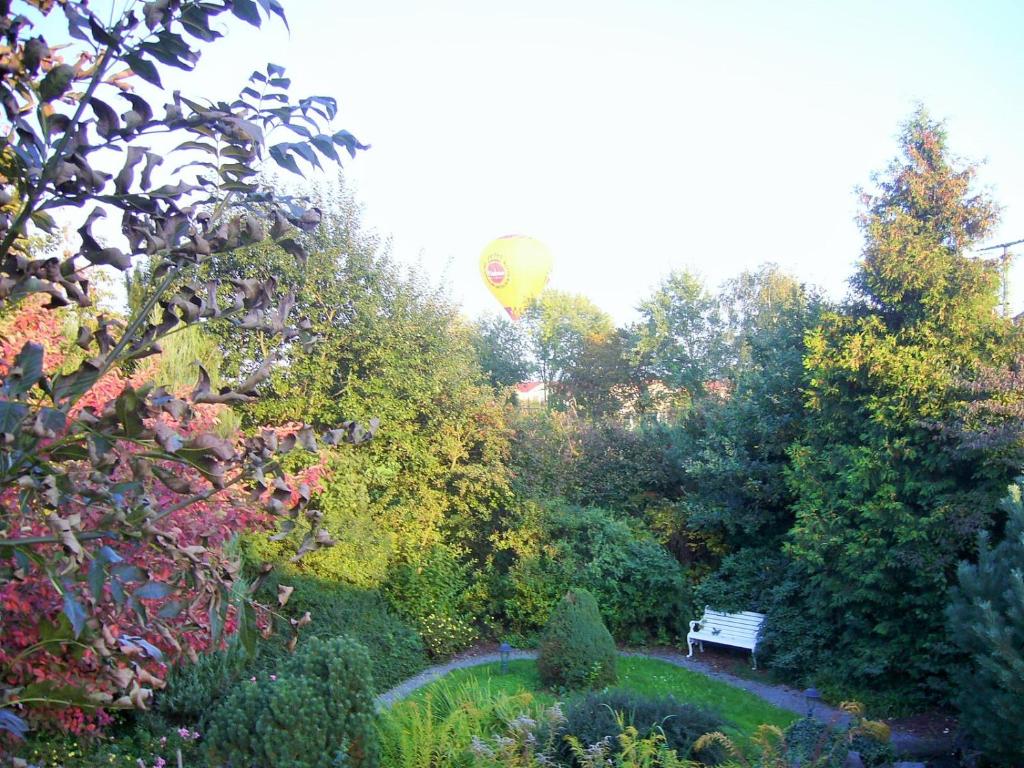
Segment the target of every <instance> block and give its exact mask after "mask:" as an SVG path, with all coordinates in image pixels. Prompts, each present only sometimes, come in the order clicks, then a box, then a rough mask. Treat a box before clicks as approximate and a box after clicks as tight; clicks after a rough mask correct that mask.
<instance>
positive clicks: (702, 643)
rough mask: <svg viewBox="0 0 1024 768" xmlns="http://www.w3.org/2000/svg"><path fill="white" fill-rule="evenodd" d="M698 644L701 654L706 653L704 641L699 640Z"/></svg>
mask: <svg viewBox="0 0 1024 768" xmlns="http://www.w3.org/2000/svg"><path fill="white" fill-rule="evenodd" d="M697 642H698V643H699V644H700V652H701V653H704V641H703V640H698V641H697Z"/></svg>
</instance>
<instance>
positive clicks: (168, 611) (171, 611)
mask: <svg viewBox="0 0 1024 768" xmlns="http://www.w3.org/2000/svg"><path fill="white" fill-rule="evenodd" d="M182 608H184V605H183V604H182V603H181V601H180V600H171V601H170V602H168V603H166V604H165V605H164V606H163V607H161V608H160V610H159V611H157V613H156V615H157V616H158V617H159V618H161V619H173V618H174V617H175V616H177V615H178V614H179V613H181V610H182Z"/></svg>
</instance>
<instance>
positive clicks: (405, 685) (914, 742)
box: [377, 650, 952, 755]
mask: <svg viewBox="0 0 1024 768" xmlns="http://www.w3.org/2000/svg"><path fill="white" fill-rule="evenodd" d="M619 655H620V656H636V657H640V658H645V659H657V660H658V661H664V662H666V663H668V664H672V665H673V666H676V667H681V668H683V669H688V670H690V671H691V672H697V673H698V674H701V675H704V676H705V677H710V678H711V679H712V680H718V681H720V682H723V683H725V684H727V685H731V686H732V687H734V688H740V689H742V690H744V691H747V692H749V693H752V694H754V695H755V696H758V697H759V698H762V699H764V700H765V701H767V702H768V703H769V704H773V705H775V706H776V707H779V708H780V709H785V710H787V711H789V712H795V713H796V714H798V715H804V714H806V713H807V703H806V700H805V699H804V695H803V692H802V691H798V690H796V689H794V688H790V687H788V686H785V685H768V684H766V683H761V682H758V681H756V680H746V679H744V678H742V677H736V675H731V674H729V673H728V672H721V671H719V670H716V669H713V668H712V667H711V666H709V665H708V664H705V663H703V662H701V661H698V660H696V659H693V658H687V657H686V656H685V655H683V654H681V653H672V652H670V651H619ZM509 658H510V659H536V658H537V653H536V651H522V650H514V651H512V652H511V653H510V655H509ZM498 661H501V655H500V654H498V653H480V654H475V655H469V656H463V657H460V658H457V659H452V660H451V661H449V662H447V663H445V664H437V665H435V666H433V667H429V668H428V669H425V670H423V671H422V672H420V673H419V674H418V675H415V676H413V677H410V678H409V679H408V680H404V681H403V682H401V683H399V684H398V685H396V686H395V687H394V688H392V689H391V690H389V691H385V692H384V693H382V694H380V695H379V696H378V697H377V708H378V709H385V708H387V707H390V706H391V705H392V704H394V703H395V702H396V701H401V700H402V699H404V698H405V697H406V696H408V695H409V694H411V693H413V692H414V691H416V690H418V689H419V688H422V687H423V686H425V685H427V684H429V683H432V682H434V681H435V680H438V679H439V678H442V677H444V676H445V675H447V674H448V673H449V672H453V671H455V670H456V669H468V668H470V667H478V666H480V665H482V664H491V663H494V662H498ZM814 714H815V717H817V718H818V719H819V720H823V721H825V722H828V723H836V724H840V725H847V724H848V723H849V722H850V716H849V715H848V714H846V713H845V712H843V711H841V710H839V709H836V708H835V707H830V706H828V705H826V704H821V703H819V704H818V705H817V706H816V707H815V708H814ZM892 744H893V748H894V749H895V750H896V752H897V754H900V755H932V754H940V753H942V752H948V751H949V749H950V748H951V747H952V737H950V739H948V740H945V741H944V740H941V739H928V738H923V737H920V736H917V735H915V734H912V733H906V732H902V731H898V730H895V729H894V730H893V732H892Z"/></svg>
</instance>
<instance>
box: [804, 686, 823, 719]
mask: <svg viewBox="0 0 1024 768" xmlns="http://www.w3.org/2000/svg"><path fill="white" fill-rule="evenodd" d="M804 700H805V701H806V702H807V716H808V717H814V707H815V706H816V705H817V703H818V702H819V701H821V694H820V693H818V689H817V688H808V689H807V690H806V691H804Z"/></svg>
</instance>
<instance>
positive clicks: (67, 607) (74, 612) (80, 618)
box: [64, 589, 88, 638]
mask: <svg viewBox="0 0 1024 768" xmlns="http://www.w3.org/2000/svg"><path fill="white" fill-rule="evenodd" d="M64 615H65V616H67V617H68V621H70V622H71V628H72V629H73V630H74V632H75V637H76V638H77V637H79V636H80V635H81V634H82V630H83V629H85V620H86V619H87V618H88V616H87V615H86V613H85V608H83V607H82V604H81V603H80V602H79V601H78V597H77V596H76V595H75V593H74V592H72V591H71V590H70V589H65V591H64Z"/></svg>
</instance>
